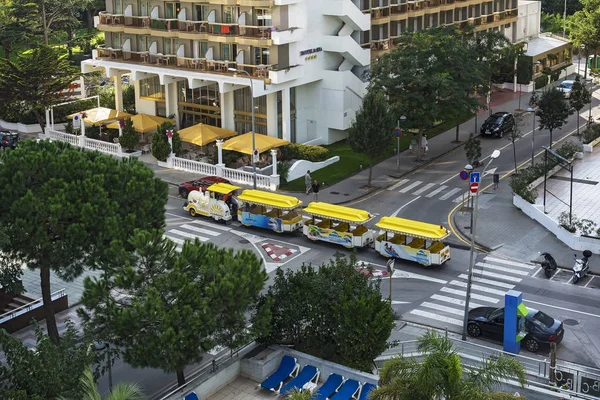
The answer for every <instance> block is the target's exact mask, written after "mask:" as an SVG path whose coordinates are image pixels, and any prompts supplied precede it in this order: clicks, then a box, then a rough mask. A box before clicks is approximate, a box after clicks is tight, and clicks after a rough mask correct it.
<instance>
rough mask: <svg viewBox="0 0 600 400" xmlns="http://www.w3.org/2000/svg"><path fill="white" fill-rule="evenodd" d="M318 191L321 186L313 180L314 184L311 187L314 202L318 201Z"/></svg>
mask: <svg viewBox="0 0 600 400" xmlns="http://www.w3.org/2000/svg"><path fill="white" fill-rule="evenodd" d="M319 189H321V185H319V182H317V180H316V179H315V182H314V183H313V185H312V191H313V193H314V194H315V201H319Z"/></svg>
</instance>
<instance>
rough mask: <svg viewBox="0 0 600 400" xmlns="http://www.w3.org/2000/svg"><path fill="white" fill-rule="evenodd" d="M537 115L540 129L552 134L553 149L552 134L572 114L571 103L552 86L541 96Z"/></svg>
mask: <svg viewBox="0 0 600 400" xmlns="http://www.w3.org/2000/svg"><path fill="white" fill-rule="evenodd" d="M535 114H536V115H537V116H538V118H539V122H540V129H547V130H548V131H549V132H550V148H552V132H553V131H555V130H556V129H560V128H562V127H563V126H564V125H565V124H566V123H567V118H569V115H570V114H571V108H570V106H569V103H568V102H567V100H566V99H565V95H564V94H563V92H561V91H560V90H558V89H557V88H556V87H554V86H552V87H550V88H548V89H547V90H545V91H544V92H543V93H542V95H541V96H540V100H539V102H538V109H537V111H536V112H535Z"/></svg>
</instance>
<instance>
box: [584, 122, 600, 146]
mask: <svg viewBox="0 0 600 400" xmlns="http://www.w3.org/2000/svg"><path fill="white" fill-rule="evenodd" d="M599 137H600V125H592V126H588V127H587V128H586V129H585V131H583V136H582V140H583V143H585V144H587V143H591V142H593V141H594V140H596V139H598V138H599Z"/></svg>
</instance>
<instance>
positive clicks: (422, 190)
mask: <svg viewBox="0 0 600 400" xmlns="http://www.w3.org/2000/svg"><path fill="white" fill-rule="evenodd" d="M435 185H436V184H435V183H428V184H427V185H425V186H423V187H422V188H421V189H419V190H417V191H416V192H413V193H412V194H414V195H415V196H418V195H420V194H421V193H423V192H425V191H427V190H429V189H431V188H432V187H433V186H435Z"/></svg>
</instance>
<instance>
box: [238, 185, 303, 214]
mask: <svg viewBox="0 0 600 400" xmlns="http://www.w3.org/2000/svg"><path fill="white" fill-rule="evenodd" d="M237 198H238V199H239V200H242V201H247V202H248V203H253V204H258V205H262V206H268V207H273V208H279V209H282V210H293V209H294V208H298V207H300V206H302V202H301V201H300V200H298V199H297V198H295V197H293V196H286V195H283V194H278V193H272V192H263V191H262V190H255V189H248V190H244V191H243V192H242V194H241V195H239V196H238V197H237Z"/></svg>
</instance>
